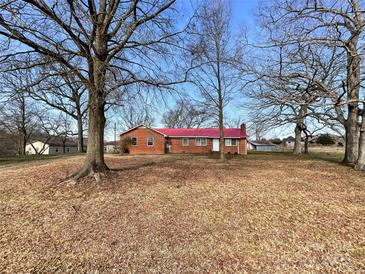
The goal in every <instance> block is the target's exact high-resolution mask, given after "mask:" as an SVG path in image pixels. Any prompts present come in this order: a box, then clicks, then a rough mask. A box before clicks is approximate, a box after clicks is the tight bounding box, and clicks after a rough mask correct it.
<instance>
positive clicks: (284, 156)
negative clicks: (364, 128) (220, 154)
mask: <svg viewBox="0 0 365 274" xmlns="http://www.w3.org/2000/svg"><path fill="white" fill-rule="evenodd" d="M343 156H344V155H343V154H342V153H333V152H332V153H329V152H309V153H308V154H300V155H296V154H293V152H292V151H277V152H258V151H253V152H249V153H248V155H247V156H238V157H244V158H245V159H247V160H318V161H327V162H331V163H337V164H342V159H343Z"/></svg>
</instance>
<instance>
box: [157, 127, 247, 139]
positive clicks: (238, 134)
mask: <svg viewBox="0 0 365 274" xmlns="http://www.w3.org/2000/svg"><path fill="white" fill-rule="evenodd" d="M156 131H158V132H161V133H163V134H165V135H167V136H169V137H208V138H219V128H156ZM224 137H225V138H242V137H247V133H246V132H243V131H241V129H239V128H225V129H224Z"/></svg>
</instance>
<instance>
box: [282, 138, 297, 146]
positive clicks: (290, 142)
mask: <svg viewBox="0 0 365 274" xmlns="http://www.w3.org/2000/svg"><path fill="white" fill-rule="evenodd" d="M283 145H284V147H285V148H287V149H294V145H295V138H294V137H293V136H289V137H287V138H284V139H283Z"/></svg>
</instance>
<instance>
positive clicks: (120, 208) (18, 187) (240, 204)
mask: <svg viewBox="0 0 365 274" xmlns="http://www.w3.org/2000/svg"><path fill="white" fill-rule="evenodd" d="M276 155H277V156H276ZM333 159H335V158H333ZM333 159H332V158H331V161H325V160H319V159H318V157H309V158H297V157H293V156H288V155H285V154H275V155H274V156H268V155H249V156H247V157H244V158H233V159H231V160H230V161H228V163H224V164H222V163H219V162H217V161H216V160H214V159H209V158H207V157H192V156H155V157H152V156H135V157H132V156H109V157H108V158H107V162H108V164H109V166H110V167H112V168H114V169H118V171H113V172H112V173H111V174H110V175H109V177H108V179H107V180H106V181H105V182H103V183H101V184H96V183H94V182H93V181H85V182H83V183H80V184H78V185H69V184H66V183H64V182H62V178H64V177H65V176H67V175H68V174H70V173H71V172H72V171H75V169H76V168H77V167H78V166H80V164H81V163H82V156H74V157H70V158H62V159H54V160H51V161H41V162H39V163H36V162H32V163H29V164H23V163H22V164H18V165H13V166H5V167H0V272H1V273H4V272H9V273H14V272H34V273H41V272H47V273H54V272H59V273H64V272H78V273H80V272H93V273H95V272H99V273H104V272H106V273H110V272H114V273H117V272H134V273H141V272H155V273H157V272H158V273H194V272H195V273H202V272H206V273H207V272H212V271H215V272H219V271H220V272H243V271H246V272H253V273H254V272H271V273H272V272H278V273H283V272H285V273H289V272H318V273H320V272H322V273H323V272H347V273H353V272H358V273H360V272H364V271H365V175H364V174H362V173H360V172H356V171H354V170H352V169H351V168H348V167H344V166H341V165H339V164H338V163H335V162H333V161H332V160H333Z"/></svg>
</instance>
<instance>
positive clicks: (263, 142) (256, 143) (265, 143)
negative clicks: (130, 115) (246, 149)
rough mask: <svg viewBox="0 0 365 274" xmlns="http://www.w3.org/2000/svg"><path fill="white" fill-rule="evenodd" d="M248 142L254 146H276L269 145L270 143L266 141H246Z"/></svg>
mask: <svg viewBox="0 0 365 274" xmlns="http://www.w3.org/2000/svg"><path fill="white" fill-rule="evenodd" d="M248 142H249V143H250V144H252V145H254V146H276V145H275V144H273V143H271V142H270V141H267V140H259V141H257V140H254V141H251V140H248Z"/></svg>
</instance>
